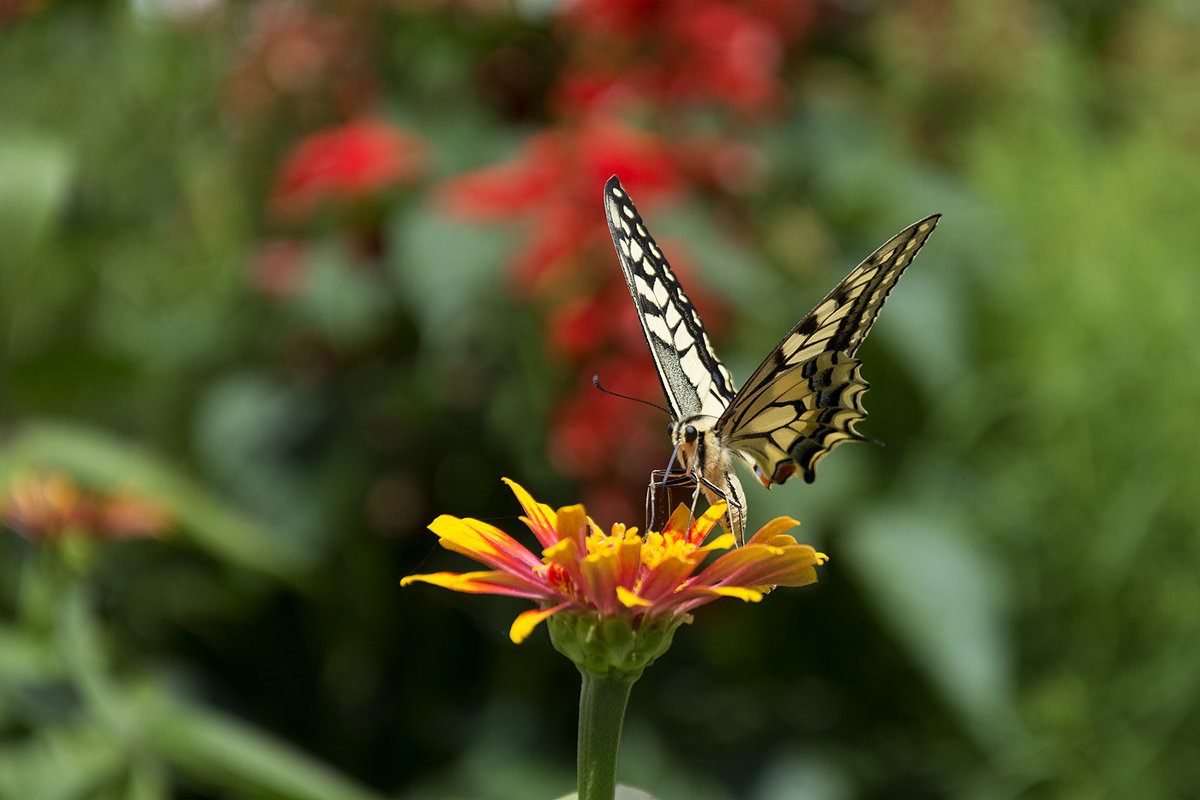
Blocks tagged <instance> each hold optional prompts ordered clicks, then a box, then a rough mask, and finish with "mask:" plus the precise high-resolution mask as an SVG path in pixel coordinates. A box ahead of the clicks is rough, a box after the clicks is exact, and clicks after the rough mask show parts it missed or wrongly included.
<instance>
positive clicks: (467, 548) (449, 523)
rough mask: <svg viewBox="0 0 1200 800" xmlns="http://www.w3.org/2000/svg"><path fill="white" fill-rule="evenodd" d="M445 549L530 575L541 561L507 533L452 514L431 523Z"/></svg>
mask: <svg viewBox="0 0 1200 800" xmlns="http://www.w3.org/2000/svg"><path fill="white" fill-rule="evenodd" d="M429 530H431V531H433V532H434V533H435V534H437V536H438V538H439V539H440V540H441V545H442V547H444V548H446V549H447V550H453V551H454V552H456V553H462V554H463V555H465V556H467V557H469V558H473V559H475V560H476V561H481V562H483V563H485V564H487V565H488V566H490V567H496V568H497V569H506V570H517V571H529V570H532V569H534V568H536V567H538V566H540V565H541V563H542V562H541V560H540V559H539V558H538V557H537V556H535V555H534V554H533V553H531V552H529V550H527V549H526V548H525V547H524V545H522V544H521V543H520V542H518V541H517V540H516V539H514V538H512V537H511V536H509V535H508V534H507V533H505V532H504V531H502V530H500V529H499V528H496V527H494V526H492V525H488V524H487V523H486V522H480V521H479V520H477V519H471V518H469V517H468V518H466V519H460V518H458V517H452V516H450V515H449V514H442V515H441V516H440V517H438V518H437V519H435V520H434V521H433V522H431V523H429Z"/></svg>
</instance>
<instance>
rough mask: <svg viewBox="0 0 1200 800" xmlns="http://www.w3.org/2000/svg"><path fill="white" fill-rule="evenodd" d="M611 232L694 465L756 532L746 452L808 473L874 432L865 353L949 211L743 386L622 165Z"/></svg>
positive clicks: (758, 468)
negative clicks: (865, 400)
mask: <svg viewBox="0 0 1200 800" xmlns="http://www.w3.org/2000/svg"><path fill="white" fill-rule="evenodd" d="M604 207H605V212H606V214H607V217H608V225H609V232H610V233H611V234H612V239H613V245H614V246H615V247H616V250H617V256H618V259H619V260H620V262H621V268H622V271H623V272H624V274H625V281H626V283H627V284H628V286H629V292H630V295H631V296H632V297H633V303H634V308H635V309H636V310H637V315H638V319H639V321H640V322H641V325H642V332H643V334H645V337H646V343H647V344H648V345H649V348H650V354H651V356H652V358H653V359H654V364H655V367H656V368H657V371H658V377H659V380H660V381H661V383H662V386H663V393H664V394H665V395H666V397H667V402H668V404H669V405H670V410H671V413H672V415H673V417H674V422H673V423H672V426H671V431H672V439H673V441H674V443H675V446H676V458H677V459H678V461H679V463H680V466H681V467H682V468H683V470H684V471H685V472H686V473H688V474H689V475H691V476H692V477H693V478H694V479H695V480H696V483H697V485H698V486H699V487H701V488H703V489H704V491H705V493H706V494H707V495H708V496H709V498H710V500H713V499H716V498H718V497H719V498H721V499H726V500H728V501H729V503H730V508H731V513H730V519H731V521H732V524H731V525H730V526H728V527H732V528H735V529H736V530H735V532H736V533H737V534H738V535H739V537H741V536H742V534H743V533H744V523H745V509H744V499H743V496H742V492H741V487H740V484H739V483H738V481H737V478H736V476H735V475H734V474H733V472H732V468H731V466H730V461H731V455H737V456H738V457H740V458H741V459H742V460H743V461H745V462H746V464H747V465H748V466H749V467H750V468H751V469H753V470H754V473H755V474H756V475H757V477H758V479H759V481H761V482H762V484H763V485H764V486H768V487H769V486H770V485H771V484H773V483H784V482H785V481H786V480H787V479H788V478H790V477H791V476H792V475H794V474H796V473H797V472H799V473H800V474H802V475H803V476H804V479H805V480H806V481H809V482H811V481H812V480H813V479H814V478H815V476H816V468H817V463H818V462H819V461H820V460H821V459H822V458H823V457H824V456H825V455H826V454H827V453H829V452H830V451H831V450H833V448H835V447H837V446H838V445H839V444H841V443H843V442H847V441H854V440H861V439H863V437H862V436H861V435H859V434H858V432H857V431H855V429H854V425H855V423H857V422H859V421H860V420H862V419H864V418H865V417H866V416H867V412H866V410H865V409H864V408H863V405H862V395H863V393H864V392H865V391H866V390H867V388H868V386H869V384H868V383H867V382H866V380H864V379H863V377H862V375H861V374H860V368H861V362H860V361H859V360H858V359H857V358H856V357H855V354H856V353H857V351H858V348H859V345H861V344H862V342H863V340H864V339H865V338H866V337H867V334H868V333H869V332H870V330H871V326H872V325H874V323H875V320H876V318H877V317H878V316H879V310H880V309H881V308H882V307H883V304H884V302H885V301H886V300H887V298H888V295H889V294H890V293H891V291H892V289H893V288H894V287H895V285H896V282H897V281H898V280H899V279H900V276H901V275H902V274H903V273H904V270H905V269H907V268H908V265H909V264H911V263H912V260H913V258H915V257H916V255H917V253H918V252H919V251H920V249H921V247H922V246H923V245H924V244H925V241H926V239H928V238H929V235H930V234H931V233H932V232H933V229H934V227H935V226H936V225H937V223H938V220H939V219H940V216H941V215H940V214H934V215H932V216H929V217H926V218H925V219H922V220H920V221H918V222H915V223H913V224H912V225H910V226H909V227H907V228H905V229H904V230H903V231H901V232H900V233H898V234H896V235H895V236H893V237H892V238H891V239H889V240H888V241H887V242H886V243H884V244H883V246H881V247H880V248H879V249H878V250H876V251H875V252H874V253H872V254H871V255H870V256H869V257H868V258H867V259H866V260H865V261H863V262H862V263H861V264H859V265H858V266H857V267H855V268H854V270H853V271H851V273H850V274H849V275H847V276H846V278H845V279H844V280H843V281H842V282H841V283H839V284H838V285H837V287H835V288H834V290H833V291H832V292H830V293H829V294H828V295H827V296H826V297H825V299H824V300H822V301H821V302H820V303H818V304H817V306H816V308H814V309H813V310H812V311H810V312H809V313H808V314H807V315H806V316H805V317H804V318H803V319H801V320H800V322H799V323H797V324H796V326H795V327H794V328H792V330H791V331H789V332H788V334H787V335H786V336H784V337H783V340H782V341H781V342H780V343H779V344H778V345H776V346H775V348H774V349H773V350H772V351H771V352H770V353H769V354H768V355H767V357H766V359H765V360H764V361H763V362H762V364H760V365H759V367H758V369H756V370H755V371H754V374H753V375H751V376H750V379H749V380H748V381H746V383H745V385H743V386H742V388H741V389H740V390H738V391H736V392H735V391H734V390H733V380H732V378H731V376H730V374H729V371H728V370H727V369H726V368H725V366H724V365H723V364H722V363H721V360H720V359H719V358H717V355H716V353H715V352H714V350H713V347H712V343H711V342H710V341H709V339H708V334H707V333H706V332H705V330H704V324H703V323H702V322H701V320H700V315H699V314H698V313H697V312H696V309H695V307H694V306H693V305H692V303H691V301H690V300H688V297H687V295H686V294H685V293H684V291H683V288H682V287H681V286H680V285H679V280H678V278H676V277H675V273H674V272H673V271H672V270H671V267H670V264H668V262H667V260H666V258H665V257H664V255H663V253H662V251H661V250H660V249H659V247H658V245H657V244H656V243H655V241H654V239H653V237H651V236H650V233H649V231H647V229H646V226H645V224H644V223H643V221H642V218H641V216H640V215H639V214H638V212H637V209H636V208H635V207H634V205H633V202H632V201H631V200H630V199H629V195H628V194H626V192H625V190H624V189H623V188H622V187H621V183H620V181H619V180H618V179H617V177H616V176H613V177H612V178H610V179H609V181H608V183H607V184H606V185H605V187H604Z"/></svg>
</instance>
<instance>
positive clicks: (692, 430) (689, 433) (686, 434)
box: [683, 425, 700, 444]
mask: <svg viewBox="0 0 1200 800" xmlns="http://www.w3.org/2000/svg"><path fill="white" fill-rule="evenodd" d="M699 435H700V434H699V432H698V431H697V430H696V426H695V425H688V426H687V427H686V428H684V429H683V440H684V441H685V442H687V443H688V444H691V443H692V442H694V441H696V437H697V436H699Z"/></svg>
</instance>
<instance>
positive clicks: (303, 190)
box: [271, 118, 426, 220]
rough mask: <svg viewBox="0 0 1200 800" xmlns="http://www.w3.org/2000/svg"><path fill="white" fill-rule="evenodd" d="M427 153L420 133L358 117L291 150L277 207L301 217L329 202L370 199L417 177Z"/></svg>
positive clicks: (274, 201) (278, 185)
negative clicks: (415, 133)
mask: <svg viewBox="0 0 1200 800" xmlns="http://www.w3.org/2000/svg"><path fill="white" fill-rule="evenodd" d="M425 156H426V146H425V143H424V142H423V141H422V140H421V139H420V138H418V137H417V136H415V135H414V134H412V133H409V132H408V131H406V130H404V129H403V128H401V127H399V126H397V125H393V124H392V123H389V122H385V121H383V120H378V119H369V118H368V119H358V120H354V121H352V122H348V123H346V124H344V125H341V126H338V127H336V128H330V129H327V130H323V131H319V132H317V133H314V134H312V135H310V136H308V137H307V138H305V139H303V140H301V142H300V143H299V144H298V145H296V147H295V148H294V149H293V150H292V151H291V152H290V153H289V154H288V155H287V158H286V159H285V161H284V163H283V166H282V167H281V168H280V170H279V174H278V176H277V177H276V180H275V186H274V188H273V189H272V191H271V209H272V211H273V212H274V213H275V214H276V215H277V216H279V217H280V218H282V219H288V220H296V219H304V218H306V217H309V216H311V215H312V214H313V213H314V212H315V211H316V210H318V209H319V208H320V207H322V206H323V205H325V204H327V203H339V202H352V201H357V200H364V199H368V198H370V197H372V196H374V195H376V194H378V193H379V192H381V191H382V190H384V189H386V188H388V187H390V186H395V185H397V184H404V183H411V182H413V181H414V180H416V179H417V178H418V177H419V176H420V174H421V172H422V171H423V169H424V166H425Z"/></svg>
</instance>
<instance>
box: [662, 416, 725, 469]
mask: <svg viewBox="0 0 1200 800" xmlns="http://www.w3.org/2000/svg"><path fill="white" fill-rule="evenodd" d="M716 424H717V420H716V417H710V416H706V415H704V414H696V415H693V416H690V417H684V418H683V419H677V420H674V421H672V422H671V423H670V424H669V425H668V426H667V431H668V432H669V433H670V434H671V444H673V445H674V446H675V453H676V457H677V458H678V460H679V464H680V466H682V467H683V468H684V469H685V470H687V471H688V472H692V473H698V474H701V475H705V476H708V475H710V474H715V472H716V470H717V469H718V468H720V467H721V466H722V465H721V462H722V461H723V460H724V458H725V456H724V454H725V450H724V448H723V447H721V442H720V439H719V435H718V434H717V432H716V430H715V428H716Z"/></svg>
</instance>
